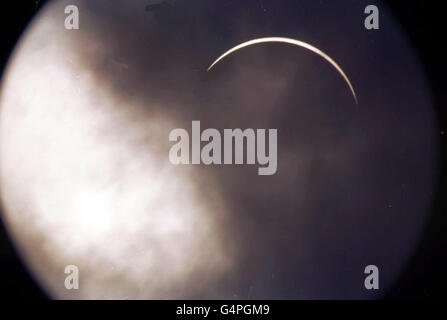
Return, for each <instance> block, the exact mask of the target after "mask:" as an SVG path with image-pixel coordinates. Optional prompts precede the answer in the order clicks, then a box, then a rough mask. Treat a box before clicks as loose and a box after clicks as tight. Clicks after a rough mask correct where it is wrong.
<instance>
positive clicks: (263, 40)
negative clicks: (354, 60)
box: [207, 37, 358, 104]
mask: <svg viewBox="0 0 447 320" xmlns="http://www.w3.org/2000/svg"><path fill="white" fill-rule="evenodd" d="M266 42H282V43H288V44H293V45H296V46H299V47H302V48H305V49H308V50H310V51H312V52H314V53H316V54H318V55H319V56H320V57H322V58H324V59H325V60H326V61H327V62H329V63H330V64H331V65H332V66H333V67H334V68H335V69H336V70H337V71H338V73H340V74H341V76H342V77H343V79H344V80H345V81H346V83H347V84H348V86H349V89H350V90H351V93H352V95H353V97H354V100H355V103H356V104H358V100H357V94H356V93H355V90H354V87H353V86H352V83H351V81H349V78H348V76H347V75H346V73H345V72H344V71H343V69H342V68H341V67H340V66H339V65H338V64H337V63H336V62H335V61H334V60H333V59H332V58H331V57H330V56H328V55H327V54H326V53H324V52H323V51H321V50H320V49H318V48H316V47H314V46H312V45H310V44H308V43H306V42H303V41H300V40H295V39H291V38H283V37H267V38H259V39H254V40H250V41H246V42H244V43H241V44H239V45H237V46H235V47H233V48H231V49H230V50H228V51H227V52H225V53H224V54H222V55H221V56H220V57H219V58H217V59H216V60H215V61H214V62H213V63H212V64H211V65H210V66H209V67H208V69H207V71H210V70H211V69H212V68H213V67H214V66H215V65H216V64H217V63H218V62H219V61H221V60H222V59H224V58H225V57H226V56H228V55H230V54H232V53H233V52H235V51H237V50H239V49H242V48H245V47H248V46H252V45H255V44H260V43H266Z"/></svg>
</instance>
